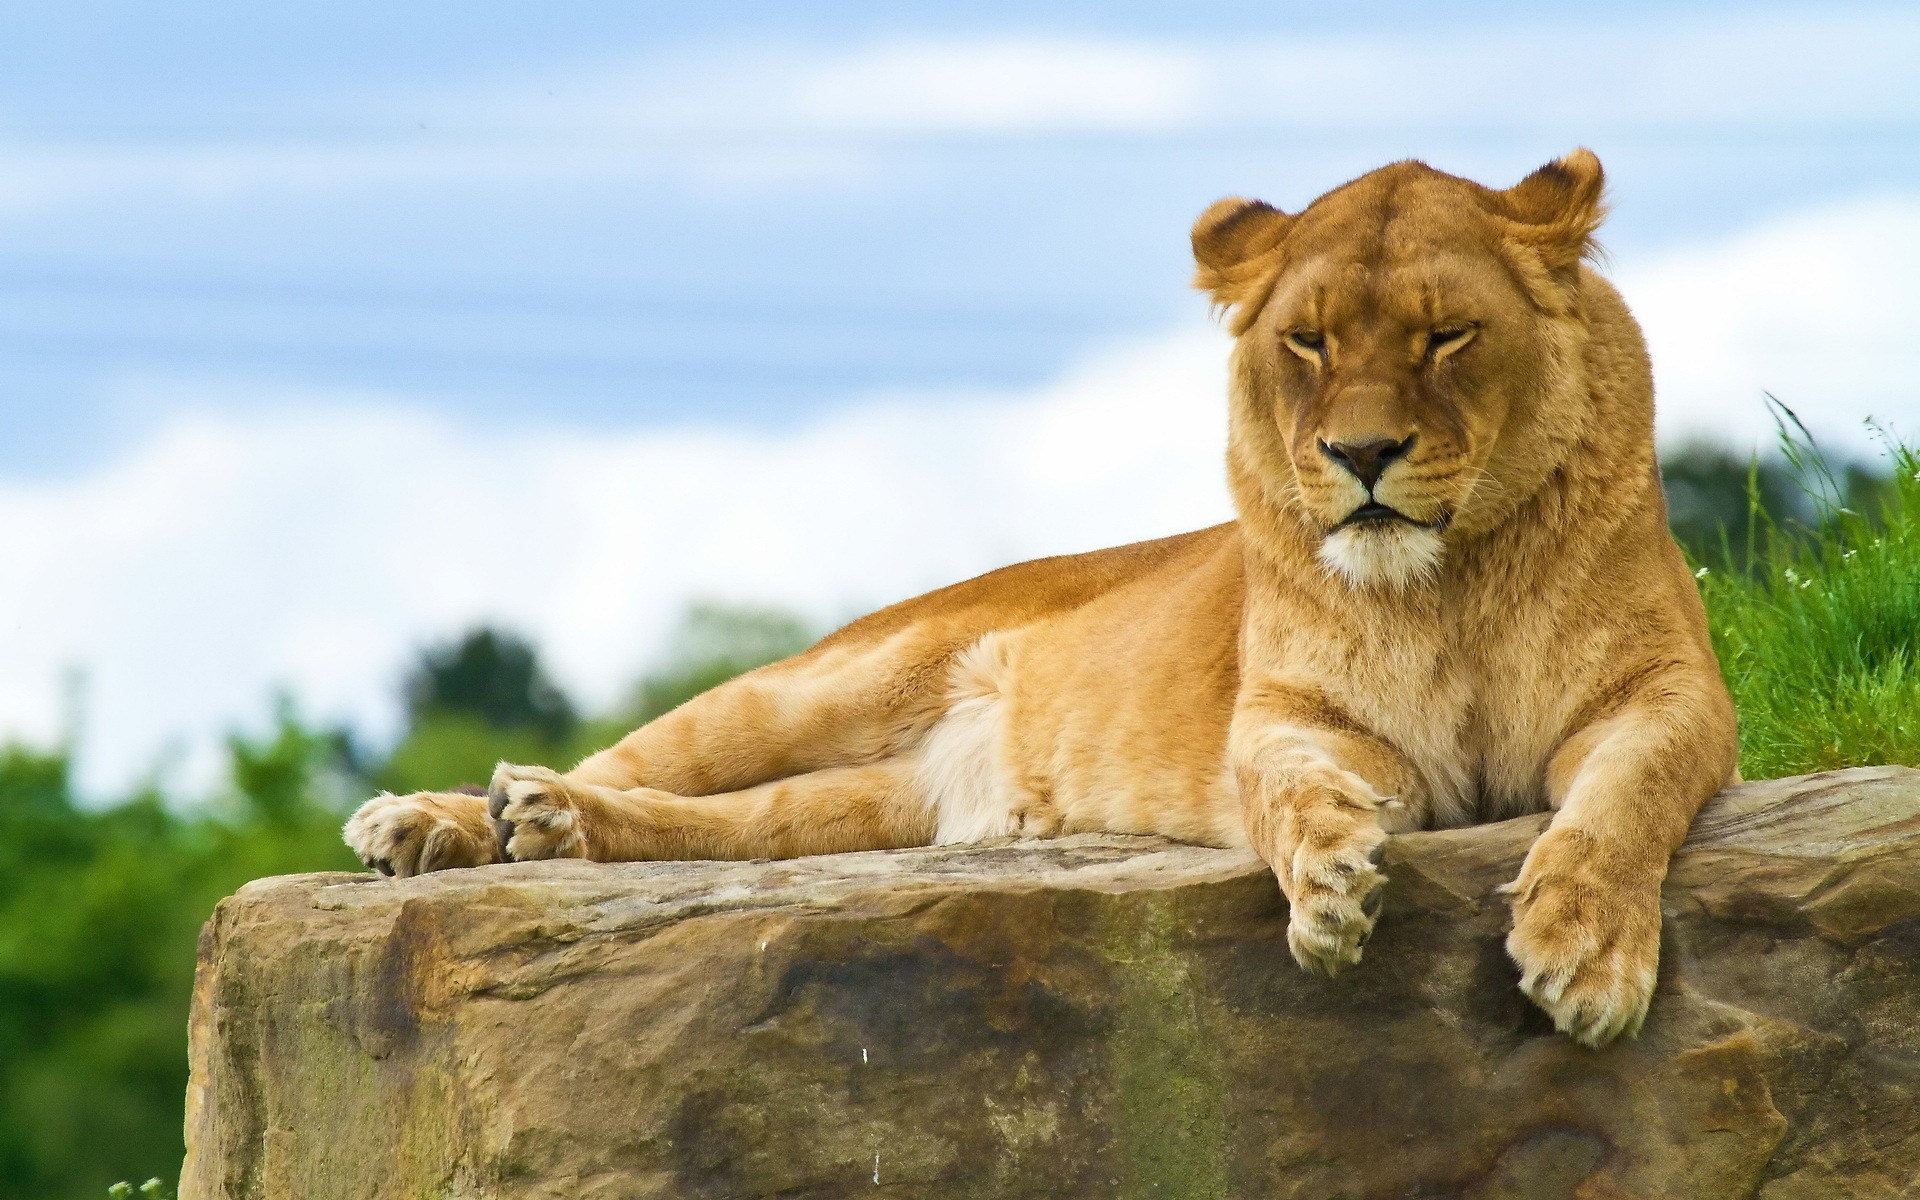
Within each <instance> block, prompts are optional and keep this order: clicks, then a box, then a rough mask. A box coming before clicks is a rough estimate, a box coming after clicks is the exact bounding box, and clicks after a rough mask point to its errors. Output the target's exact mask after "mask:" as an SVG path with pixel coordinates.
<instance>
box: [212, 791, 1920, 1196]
mask: <svg viewBox="0 0 1920 1200" xmlns="http://www.w3.org/2000/svg"><path fill="white" fill-rule="evenodd" d="M1543 821H1544V818H1523V819H1521V820H1516V821H1509V822H1506V823H1503V824H1499V825H1489V826H1483V827H1480V828H1476V829H1467V830H1454V831H1449V832H1442V833H1422V834H1412V835H1408V836H1404V837H1397V838H1394V839H1393V840H1392V841H1391V843H1390V845H1389V850H1388V856H1387V861H1388V871H1389V873H1390V875H1391V877H1392V883H1391V885H1390V889H1389V893H1388V898H1387V905H1386V913H1385V916H1384V919H1383V921H1382V924H1381V926H1380V931H1379V933H1378V935H1377V936H1376V937H1375V938H1374V940H1373V942H1372V944H1371V945H1370V946H1369V947H1368V949H1367V956H1366V961H1365V962H1364V963H1362V964H1361V965H1360V966H1359V967H1357V968H1355V969H1353V970H1352V971H1350V972H1347V973H1345V974H1343V975H1341V976H1340V977H1339V978H1338V979H1333V980H1328V979H1323V978H1317V977H1315V976H1311V975H1307V974H1305V973H1303V972H1301V971H1300V970H1299V969H1298V968H1296V967H1295V966H1294V964H1293V961H1292V960H1291V959H1290V958H1289V957H1288V954H1287V944H1286V936H1285V924H1286V908H1285V905H1284V903H1283V902H1282V900H1281V898H1280V896H1279V894H1278V892H1277V890H1276V888H1275V886H1274V881H1273V879H1272V877H1271V876H1270V875H1269V874H1268V872H1267V871H1266V869H1265V868H1264V867H1263V866H1262V865H1261V864H1260V863H1259V862H1258V861H1257V860H1255V859H1254V858H1253V857H1252V856H1250V855H1246V854H1238V853H1232V852H1228V851H1219V850H1206V849H1199V848H1195V847H1190V846H1181V845H1176V844H1173V843H1169V842H1162V841H1157V840H1152V839H1140V838H1122V837H1107V836H1080V837H1072V838H1063V839H1060V840H1058V841H1051V842H1025V843H1014V844H1000V845H993V846H987V847H980V848H972V849H925V850H906V851H898V852H892V853H875V854H852V855H840V856H834V857H828V858H816V859H804V860H798V861H792V862H771V863H764V862H763V863H732V864H730V863H657V864H632V865H625V866H595V865H590V864H586V863H575V862H561V863H539V864H525V865H513V866H500V867H485V868H481V869H478V870H470V871H450V872H446V873H444V874H439V875H432V876H427V877H424V878H420V879H413V880H407V881H404V882H396V881H391V880H383V879H378V878H374V877H371V876H357V875H345V874H328V875H302V876H294V877H289V878H283V879H271V880H263V881H261V882H259V883H255V884H252V885H250V886H248V887H246V888H245V889H243V890H242V891H241V892H240V893H239V894H238V895H236V896H234V897H233V898H231V899H229V900H227V901H226V902H225V903H223V904H222V905H221V906H220V909H219V911H218V912H217V913H215V915H214V918H213V920H212V921H211V922H210V923H209V924H208V926H207V930H206V933H205V936H204V938H203V941H202V949H201V963H200V975H199V982H198V985H197V988H196V992H195V998H194V1010H193V1030H192V1040H193V1081H192V1085H191V1090H190V1094H189V1098H188V1099H189V1104H188V1118H187V1140H188V1158H187V1166H186V1173H185V1177H184V1179H183V1181H182V1185H181V1191H182V1195H183V1196H184V1197H186V1198H188V1200H199V1198H212V1197H287V1198H289V1200H291V1198H299V1200H328V1198H332V1197H342V1198H344V1197H355V1198H372V1197H382V1198H385V1197H392V1198H394V1200H400V1198H406V1200H415V1198H422V1197H567V1198H569V1200H586V1198H597V1197H606V1198H609V1200H614V1198H619V1200H629V1198H635V1197H745V1196H765V1197H776V1196H777V1197H788V1198H794V1197H808V1198H823V1197H840V1196H868V1195H895V1196H915V1197H919V1196H930V1197H945V1196H951V1197H993V1196H1034V1197H1040V1196H1047V1197H1052V1196H1076V1197H1078V1196H1088V1197H1091V1196H1100V1197H1108V1196H1164V1197H1225V1196H1233V1197H1240V1196H1262V1197H1265V1196H1286V1197H1302V1198H1314V1200H1318V1198H1324V1197H1355V1198H1358V1197H1383V1198H1384V1197H1436V1198H1437V1197H1455V1196H1459V1197H1485V1198H1492V1197H1510V1198H1514V1200H1547V1198H1551V1197H1561V1196H1579V1197H1623V1196H1634V1197H1642V1196H1644V1197H1684V1198H1687V1200H1711V1198H1715V1197H1735V1196H1738V1197H1751V1196H1758V1197H1763V1198H1765V1200H1789V1198H1793V1200H1799V1198H1813V1197H1836V1198H1837V1197H1849V1198H1855V1200H1857V1198H1862V1197H1893V1196H1901V1195H1912V1194H1914V1191H1913V1189H1915V1186H1916V1172H1920V771H1913V770H1906V769H1901V768H1874V769H1866V770H1855V771H1841V772H1834V773H1830V774H1825V775H1814V776H1807V777H1804V778H1800V779H1788V780H1779V781H1775V782H1771V783H1761V784H1749V785H1746V786H1742V787H1736V788H1732V789H1729V790H1728V791H1727V792H1726V793H1724V794H1722V795H1721V796H1720V797H1719V798H1717V799H1716V800H1715V801H1714V803H1713V804H1712V805H1711V806H1710V807H1709V808H1708V810H1707V811H1706V812H1705V813H1704V814H1703V815H1702V816H1701V818H1700V821H1699V822H1698V824H1697V825H1696V828H1695V830H1694V834H1693V837H1692V839H1691V840H1690V841H1689V842H1688V844H1687V847H1686V848H1685V849H1684V850H1683V851H1682V852H1681V853H1680V855H1679V856H1678V857H1677V859H1676V860H1675V862H1674V866H1673V871H1672V874H1671V876H1670V879H1669V882H1668V884H1667V890H1666V904H1667V910H1668V914H1669V915H1668V921H1667V927H1666V935H1665V943H1664V946H1663V954H1662V967H1661V979H1660V987H1659V992H1658V995H1657V997H1656V999H1655V1001H1654V1006H1653V1013H1652V1016H1651V1017H1650V1019H1649V1020H1648V1021H1647V1024H1646V1028H1645V1030H1644V1031H1643V1033H1642V1034H1641V1036H1640V1037H1639V1038H1638V1039H1637V1040H1634V1041H1628V1042H1624V1043H1622V1044H1619V1045H1616V1046H1613V1047H1611V1048H1609V1049H1607V1050H1605V1051H1600V1052H1594V1051H1589V1050H1585V1049H1582V1048H1581V1047H1579V1046H1576V1045H1574V1044H1573V1043H1571V1042H1569V1041H1568V1040H1567V1039H1565V1038H1563V1037H1559V1036H1557V1035H1555V1034H1554V1033H1553V1032H1552V1031H1551V1029H1550V1028H1549V1027H1548V1026H1547V1024H1546V1022H1545V1020H1544V1018H1542V1017H1541V1016H1540V1014H1539V1013H1537V1012H1536V1011H1535V1010H1534V1009H1532V1008H1531V1007H1530V1006H1529V1005H1528V1004H1527V1003H1526V1001H1525V1000H1524V999H1523V998H1522V996H1521V994H1520V992H1519V991H1518V989H1517V988H1516V986H1515V973H1514V969H1513V967H1512V966H1511V964H1510V963H1509V962H1508V961H1507V959H1506V956H1505V954H1504V953H1503V952H1502V948H1501V942H1502V938H1503V936H1504V933H1505V929H1506V922H1507V913H1506V905H1505V904H1504V903H1503V902H1502V901H1501V900H1499V899H1498V898H1497V897H1496V896H1495V895H1494V892H1493V889H1494V887H1495V885H1497V884H1499V883H1501V882H1503V881H1504V880H1506V879H1508V878H1511V877H1512V875H1513V873H1514V870H1515V868H1516V866H1517V864H1518V863H1519V860H1520V857H1521V854H1522V853H1523V852H1524V850H1525V848H1526V846H1527V844H1528V841H1529V840H1530V839H1531V838H1532V837H1533V836H1534V835H1535V833H1537V832H1538V830H1539V829H1540V828H1541V827H1542V824H1543Z"/></svg>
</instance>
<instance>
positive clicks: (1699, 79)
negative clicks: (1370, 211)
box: [425, 6, 1920, 137]
mask: <svg viewBox="0 0 1920 1200" xmlns="http://www.w3.org/2000/svg"><path fill="white" fill-rule="evenodd" d="M1653 26H1657V28H1653ZM1916 58H1920V14H1916V13H1915V12H1913V11H1903V10H1897V9H1860V10H1844V9H1842V10H1836V9H1834V8H1832V7H1831V6H1823V7H1821V8H1818V9H1814V8H1811V7H1807V8H1799V9H1795V8H1776V9H1771V10H1768V11H1764V12H1757V13H1748V12H1742V13H1740V14H1738V17H1737V19H1732V18H1729V17H1728V16H1726V15H1724V14H1721V15H1688V16H1679V17H1675V16H1672V15H1668V14H1661V13H1658V12H1655V11H1651V10H1650V11H1649V12H1648V13H1647V14H1644V15H1643V16H1641V17H1640V18H1638V19H1636V20H1622V19H1621V18H1619V17H1606V18H1590V19H1566V18H1547V19H1541V20H1536V21H1532V22H1524V23H1519V24H1515V23H1514V22H1512V21H1510V20H1500V21H1497V22H1489V23H1486V24H1477V25H1476V24H1475V23H1473V22H1472V21H1471V20H1470V19H1467V20H1455V21H1450V22H1448V23H1445V24H1444V26H1443V27H1440V28H1434V29H1424V28H1423V29H1419V30H1417V31H1413V30H1407V29H1404V28H1402V27H1395V28H1393V29H1391V30H1389V31H1386V32H1372V31H1359V30H1351V29H1349V30H1340V29H1319V28H1312V27H1305V26H1303V27H1300V28H1296V29H1294V30H1291V31H1290V32H1289V33H1288V34H1287V35H1286V36H1284V37H1274V36H1271V35H1258V36H1247V37H1241V38H1235V39H1232V40H1224V39H1219V38H1207V37H1175V38H1164V39H1157V40H1141V39H1125V38H1114V37H1104V36H1098V35H1071V36H1069V35H1035V34H1008V35H999V36H995V37H969V36H951V37H928V36H920V37H911V38H891V39H878V40H873V41H869V42H866V43H864V44H855V45H852V46H844V45H835V46H832V47H823V46H819V45H813V44H807V43H790V44H779V43H775V44H767V43H758V44H750V45H743V44H739V43H727V44H722V45H717V46H712V47H705V48H702V47H687V46H680V47H675V48H674V49H673V51H672V52H671V56H670V57H647V58H640V59H629V60H627V61H624V62H619V61H613V62H607V63H602V64H599V65H596V66H592V67H585V68H582V69H581V70H580V71H578V72H577V73H576V74H575V75H574V76H573V77H572V78H570V79H565V80H563V81H561V82H560V83H558V84H555V83H553V81H551V80H549V79H546V78H542V79H540V80H538V81H535V80H532V79H528V80H507V81H502V82H499V83H495V84H489V85H485V86H482V87H479V88H475V89H471V90H467V91H462V92H459V93H456V94H454V95H450V96H444V97H438V98H428V99H427V100H426V101H425V102H426V103H427V104H429V105H430V106H432V107H434V108H435V110H436V113H437V114H438V115H437V116H436V120H438V121H442V122H451V123H453V124H455V125H461V124H464V123H472V122H483V123H494V124H496V125H499V126H512V127H522V128H530V129H547V130H570V131H573V132H580V131H583V130H590V129H599V130H619V131H623V132H626V133H630V134H631V133H654V134H660V133H680V134H687V133H699V134H706V135H731V136H740V135H749V134H755V133H757V134H761V135H772V136H776V137H791V136H795V135H814V136H820V135H827V136H849V135H851V136H856V137H858V136H864V135H872V134H886V135H901V134H910V133H921V134H930V135H941V134H951V133H979V134H1060V133H1074V132H1100V133H1111V132H1134V133H1160V132H1165V131H1168V130H1179V129H1186V130H1196V131H1197V130H1221V129H1235V130H1243V131H1246V130H1283V131H1294V132H1304V133H1316V134H1322V135H1325V134H1333V133H1349V134H1352V133H1356V132H1366V131H1378V130H1383V129H1391V130H1400V131H1411V132H1433V131H1447V130H1454V131H1458V130H1463V129H1464V130H1487V129H1499V130H1513V129H1542V128H1548V127H1554V126H1564V125H1572V126H1575V127H1577V128H1581V129H1586V130H1598V131H1613V130H1616V129H1618V128H1619V127H1621V126H1628V127H1638V128H1650V129H1657V130H1672V129H1676V128H1689V127H1695V128H1697V127H1701V126H1706V127H1710V128H1713V129H1716V130H1720V131H1722V132H1727V131H1732V132H1736V133H1737V132H1739V131H1741V130H1745V131H1748V132H1750V133H1756V134H1764V133H1765V132H1767V131H1769V130H1772V131H1778V130H1782V129H1787V130H1793V129H1801V128H1806V127H1809V126H1813V127H1817V126H1820V125H1823V124H1827V123H1832V122H1863V121H1864V122H1872V123H1875V124H1885V123H1888V122H1897V121H1901V120H1907V119H1911V118H1913V117H1914V116H1916V115H1920V75H1916V73H1915V72H1914V71H1913V70H1912V69H1911V65H1912V63H1913V62H1914V61H1915V60H1916Z"/></svg>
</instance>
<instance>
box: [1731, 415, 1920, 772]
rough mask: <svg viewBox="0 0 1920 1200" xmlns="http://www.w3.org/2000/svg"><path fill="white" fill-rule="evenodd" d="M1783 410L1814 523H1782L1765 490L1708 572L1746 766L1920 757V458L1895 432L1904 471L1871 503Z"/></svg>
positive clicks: (1917, 761)
mask: <svg viewBox="0 0 1920 1200" xmlns="http://www.w3.org/2000/svg"><path fill="white" fill-rule="evenodd" d="M1782 412H1783V414H1784V417H1783V422H1782V429H1783V434H1782V438H1781V445H1782V450H1783V452H1784V453H1785V456H1786V459H1787V462H1788V464H1789V465H1790V466H1791V468H1792V470H1793V473H1794V476H1795V477H1796V479H1797V480H1798V481H1799V483H1800V485H1801V486H1802V488H1804V489H1805V491H1806V493H1807V495H1808V496H1809V498H1810V499H1811V500H1812V502H1813V508H1814V510H1815V512H1816V513H1817V516H1816V518H1815V519H1814V520H1813V521H1812V522H1800V521H1789V522H1784V523H1783V522H1778V521H1776V520H1775V519H1773V518H1772V517H1770V516H1769V515H1768V508H1767V506H1765V505H1764V504H1762V503H1761V498H1760V491H1759V488H1758V487H1757V486H1754V487H1753V488H1752V489H1751V491H1750V503H1749V514H1748V520H1747V529H1746V530H1745V534H1744V545H1743V546H1742V547H1740V548H1739V550H1740V552H1739V553H1736V552H1735V547H1734V545H1733V544H1732V539H1731V538H1728V539H1726V540H1725V541H1724V542H1723V546H1722V553H1720V554H1718V555H1716V556H1714V559H1713V561H1711V562H1710V563H1708V564H1707V565H1706V566H1704V567H1702V568H1701V570H1700V572H1699V578H1700V591H1701V594H1702V596H1703V597H1704V598H1705V600H1706V605H1707V619H1708V623H1709V625H1710V626H1711V628H1712V633H1713V645H1714V650H1715V652H1716V653H1718V654H1719V656H1720V667H1721V670H1722V672H1723V673H1724V674H1725V676H1726V680H1727V686H1728V688H1729V689H1730V690H1731V691H1732V693H1733V702H1734V707H1735V708H1736V709H1737V710H1738V712H1739V714H1740V772H1741V774H1742V775H1743V776H1744V777H1746V778H1748V779H1769V778H1774V777H1777V776H1782V775H1798V774H1804V773H1806V772H1809V771H1824V770H1829V769H1832V768H1836V767H1851V766H1870V765H1876V764H1881V763H1904V764H1908V765H1920V662H1916V649H1915V646H1916V641H1917V640H1920V456H1916V454H1915V452H1914V450H1913V449H1912V448H1910V447H1907V446H1904V445H1901V444H1900V443H1898V442H1896V441H1894V440H1893V439H1892V438H1891V437H1890V436H1885V435H1883V437H1882V440H1883V442H1884V443H1885V447H1886V452H1887V456H1888V459H1889V461H1890V464H1891V466H1892V474H1891V476H1890V477H1889V478H1888V479H1887V480H1886V481H1885V483H1883V484H1882V485H1880V486H1879V487H1877V488H1875V489H1873V491H1874V492H1875V493H1877V494H1876V495H1873V496H1872V498H1871V501H1870V502H1869V500H1868V499H1866V498H1864V497H1863V496H1862V493H1861V490H1860V489H1859V488H1857V487H1843V486H1842V484H1841V483H1840V482H1839V479H1838V477H1837V476H1836V474H1835V473H1834V472H1833V471H1832V470H1831V468H1830V467H1829V466H1828V464H1827V462H1826V461H1825V460H1824V459H1823V458H1822V457H1821V455H1820V454H1819V452H1818V451H1817V449H1816V448H1815V447H1814V445H1813V441H1812V438H1811V437H1809V436H1808V435H1807V433H1806V430H1805V428H1804V427H1802V426H1801V425H1800V424H1799V422H1798V420H1797V419H1796V418H1795V417H1794V416H1793V414H1792V413H1791V412H1790V411H1787V410H1785V409H1782ZM1751 478H1753V479H1755V480H1756V483H1757V478H1758V470H1757V468H1756V469H1755V471H1754V472H1753V474H1752V476H1751ZM1843 500H1844V502H1843ZM1848 504H1852V505H1855V506H1858V508H1857V509H1856V507H1847V506H1846V505H1848ZM1734 564H1744V569H1742V567H1740V566H1735V565H1734Z"/></svg>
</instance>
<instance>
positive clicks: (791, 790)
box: [490, 756, 934, 862]
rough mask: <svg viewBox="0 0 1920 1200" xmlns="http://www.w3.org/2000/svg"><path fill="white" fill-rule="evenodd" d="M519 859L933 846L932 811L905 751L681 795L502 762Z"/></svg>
mask: <svg viewBox="0 0 1920 1200" xmlns="http://www.w3.org/2000/svg"><path fill="white" fill-rule="evenodd" d="M490 802H491V810H492V814H493V816H494V818H495V819H496V820H498V821H500V822H501V823H502V824H503V827H510V832H507V831H506V829H505V828H503V836H504V838H505V844H506V847H507V853H508V855H509V856H510V857H511V858H513V859H514V860H525V859H541V858H588V859H593V860H595V861H597V862H637V861H648V860H661V859H750V858H798V857H800V856H802V855H808V854H836V853H840V852H843V851H849V850H886V849H895V848H898V847H902V846H924V845H927V844H928V843H930V842H931V841H932V840H933V834H934V811H933V807H932V805H931V804H929V803H928V801H927V798H926V796H925V792H924V789H923V788H922V787H921V785H920V782H919V777H918V774H917V772H916V771H915V769H914V764H913V761H912V760H911V759H910V758H908V757H905V756H902V757H896V758H890V759H885V760H883V761H880V762H876V763H867V764H864V765H861V766H851V767H829V768H825V769H822V770H817V771H809V772H807V773H805V774H801V775H793V776H789V777H788V778H785V779H778V780H774V781H773V782H770V783H763V784H759V785H756V786H754V787H750V788H745V789H742V790H740V791H734V792H724V793H721V794H719V795H713V796H676V795H673V794H671V793H669V792H664V791H660V790H658V789H655V788H628V789H624V790H620V789H614V788H608V787H600V786H596V785H592V784H583V783H580V782H577V781H576V780H574V779H571V778H569V777H568V776H566V775H562V774H561V773H559V772H557V771H552V770H549V769H548V768H546V767H531V766H515V765H513V764H510V763H501V764H500V767H499V769H498V770H496V771H495V772H494V776H493V786H492V789H491V792H490Z"/></svg>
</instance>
